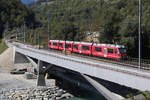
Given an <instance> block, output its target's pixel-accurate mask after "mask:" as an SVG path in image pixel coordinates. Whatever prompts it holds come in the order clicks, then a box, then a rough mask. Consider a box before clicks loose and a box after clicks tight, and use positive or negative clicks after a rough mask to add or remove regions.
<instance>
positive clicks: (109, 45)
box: [93, 43, 125, 48]
mask: <svg viewBox="0 0 150 100" xmlns="http://www.w3.org/2000/svg"><path fill="white" fill-rule="evenodd" d="M93 45H96V46H106V47H116V48H125V46H124V45H118V44H97V43H94V44H93Z"/></svg>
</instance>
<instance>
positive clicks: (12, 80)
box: [0, 68, 73, 100]
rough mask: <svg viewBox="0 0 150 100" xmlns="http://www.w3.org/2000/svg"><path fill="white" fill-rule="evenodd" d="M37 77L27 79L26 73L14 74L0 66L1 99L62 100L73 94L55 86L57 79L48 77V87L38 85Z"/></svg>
mask: <svg viewBox="0 0 150 100" xmlns="http://www.w3.org/2000/svg"><path fill="white" fill-rule="evenodd" d="M36 83H37V79H25V77H24V75H12V74H10V73H9V70H7V69H4V68H0V100H61V99H63V98H70V97H73V95H71V94H69V93H67V92H66V91H64V90H62V89H59V88H58V87H56V86H55V80H53V79H47V80H46V84H47V87H37V86H36Z"/></svg>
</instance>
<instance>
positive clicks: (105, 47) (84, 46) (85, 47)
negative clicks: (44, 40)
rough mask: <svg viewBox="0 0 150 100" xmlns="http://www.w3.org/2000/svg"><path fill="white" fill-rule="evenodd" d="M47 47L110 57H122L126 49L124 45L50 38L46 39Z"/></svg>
mask: <svg viewBox="0 0 150 100" xmlns="http://www.w3.org/2000/svg"><path fill="white" fill-rule="evenodd" d="M48 47H49V48H51V49H56V50H66V51H70V52H75V53H80V54H87V55H93V56H100V57H105V58H112V59H122V58H125V57H126V56H127V50H126V48H125V46H123V45H115V44H97V43H87V42H73V41H62V40H50V41H48Z"/></svg>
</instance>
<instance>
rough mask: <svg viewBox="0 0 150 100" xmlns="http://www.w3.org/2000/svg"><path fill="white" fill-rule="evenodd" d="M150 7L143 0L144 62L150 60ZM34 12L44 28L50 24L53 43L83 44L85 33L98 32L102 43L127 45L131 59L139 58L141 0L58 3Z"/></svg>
mask: <svg viewBox="0 0 150 100" xmlns="http://www.w3.org/2000/svg"><path fill="white" fill-rule="evenodd" d="M149 5H150V1H149V0H142V24H141V26H142V34H141V37H142V38H141V40H142V43H141V48H142V57H143V58H147V57H149V56H150V53H149V52H148V51H149V50H150V28H149V26H150V6H149ZM32 9H33V11H34V12H35V14H36V19H37V20H38V21H39V22H41V23H42V25H43V26H44V27H46V28H47V27H48V22H49V31H50V32H49V33H50V34H49V35H50V36H49V37H50V39H62V40H65V39H66V40H76V41H78V40H81V41H82V40H83V39H84V38H85V32H87V31H88V32H95V31H96V32H99V42H100V43H116V44H123V45H125V46H127V48H128V51H129V52H128V53H129V55H131V56H134V57H137V55H138V0H61V1H60V0H58V1H57V0H56V1H55V2H51V3H47V4H46V3H45V4H41V3H37V4H36V5H34V6H32ZM48 20H49V21H48Z"/></svg>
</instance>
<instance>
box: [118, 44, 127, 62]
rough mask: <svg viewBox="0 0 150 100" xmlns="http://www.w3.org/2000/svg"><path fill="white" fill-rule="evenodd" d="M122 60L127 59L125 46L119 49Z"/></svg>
mask: <svg viewBox="0 0 150 100" xmlns="http://www.w3.org/2000/svg"><path fill="white" fill-rule="evenodd" d="M118 50H119V57H120V59H124V60H125V59H127V48H126V47H125V46H120V47H118Z"/></svg>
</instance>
